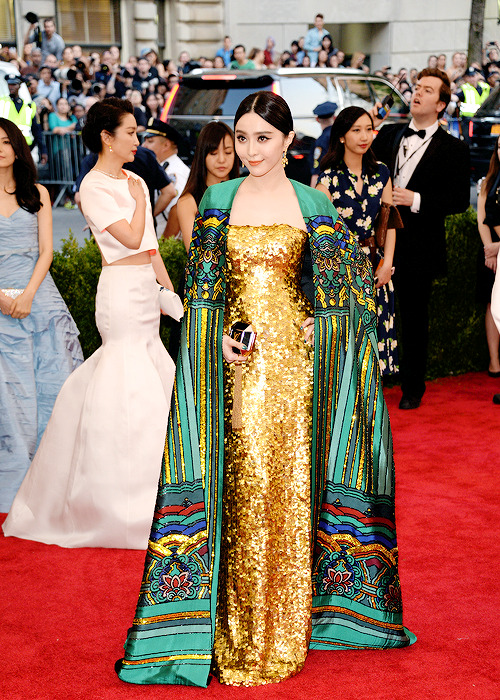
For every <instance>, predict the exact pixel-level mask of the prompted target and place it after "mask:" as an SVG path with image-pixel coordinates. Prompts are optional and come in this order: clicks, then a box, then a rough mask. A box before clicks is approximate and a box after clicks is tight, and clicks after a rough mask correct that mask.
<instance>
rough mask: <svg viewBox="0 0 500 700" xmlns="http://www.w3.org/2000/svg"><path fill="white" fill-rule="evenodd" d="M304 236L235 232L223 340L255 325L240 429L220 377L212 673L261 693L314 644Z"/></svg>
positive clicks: (295, 667) (272, 230)
mask: <svg viewBox="0 0 500 700" xmlns="http://www.w3.org/2000/svg"><path fill="white" fill-rule="evenodd" d="M306 240H307V234H306V232H305V231H302V230H300V229H296V228H293V227H290V226H288V225H277V224H275V225H273V226H262V227H258V228H257V227H250V226H230V227H229V232H228V251H227V252H228V261H229V271H230V272H229V279H228V286H227V289H228V294H227V299H226V311H225V318H224V329H225V331H226V332H227V330H228V328H229V326H230V325H231V324H232V323H234V322H235V321H239V320H245V321H248V322H249V323H251V324H252V325H253V327H254V329H255V331H256V332H257V341H256V345H255V350H254V352H253V354H252V355H251V357H250V359H249V360H248V362H247V363H246V364H245V365H244V367H243V382H242V384H243V388H242V416H243V429H242V430H241V431H233V430H232V428H231V409H232V396H233V377H234V369H233V367H231V366H228V365H226V367H225V377H224V379H225V388H224V391H225V398H224V406H225V473H224V495H223V503H224V506H223V523H222V551H221V568H220V575H219V597H218V606H217V623H216V633H215V642H214V673H215V674H216V675H217V677H218V678H219V680H220V681H221V682H222V683H226V684H230V685H245V686H252V685H261V684H265V683H275V682H278V681H280V680H283V679H284V678H288V677H290V676H292V675H294V674H295V673H297V672H298V671H300V669H301V668H302V666H303V664H304V661H305V658H306V654H307V649H308V643H309V638H310V634H311V602H312V601H311V545H310V537H311V533H310V519H311V513H310V508H311V506H310V459H311V454H310V452H311V430H312V418H311V404H312V353H311V350H310V349H309V347H308V346H306V345H305V344H304V340H303V337H304V336H303V332H302V330H301V329H300V324H301V323H302V321H304V320H305V318H306V317H307V316H310V315H312V310H311V308H310V306H309V304H308V302H307V300H306V299H305V297H304V296H303V293H302V290H301V288H300V271H301V266H302V257H303V251H304V246H305V243H306Z"/></svg>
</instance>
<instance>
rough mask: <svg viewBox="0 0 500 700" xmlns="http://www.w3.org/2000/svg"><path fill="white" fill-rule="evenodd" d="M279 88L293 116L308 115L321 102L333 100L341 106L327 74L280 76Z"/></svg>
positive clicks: (334, 87) (335, 89) (333, 85)
mask: <svg viewBox="0 0 500 700" xmlns="http://www.w3.org/2000/svg"><path fill="white" fill-rule="evenodd" d="M280 90H281V96H282V97H283V98H284V99H285V100H286V101H287V102H288V105H289V107H290V109H291V112H292V114H293V116H294V118H295V117H310V116H311V115H312V111H313V109H314V108H315V107H316V106H317V105H319V104H321V103H322V102H335V103H336V104H337V105H338V106H339V108H341V106H342V103H341V102H339V96H338V92H337V88H336V86H335V84H334V83H333V82H332V80H331V79H330V78H329V77H327V76H316V77H306V76H304V77H302V76H298V77H297V76H294V77H293V78H292V77H290V78H285V77H284V76H281V80H280Z"/></svg>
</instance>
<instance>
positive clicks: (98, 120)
mask: <svg viewBox="0 0 500 700" xmlns="http://www.w3.org/2000/svg"><path fill="white" fill-rule="evenodd" d="M126 114H132V115H133V114H134V108H133V107H132V103H131V102H129V101H128V100H120V99H119V98H118V97H106V99H104V100H101V102H96V103H95V104H93V105H92V107H91V108H90V109H89V111H88V113H87V119H86V121H85V126H84V127H83V129H82V139H83V143H84V144H85V145H86V146H87V148H88V149H89V151H92V153H100V152H101V151H102V149H103V144H102V139H101V131H107V132H108V133H110V134H113V133H114V132H115V130H116V129H117V128H118V127H119V126H120V124H121V123H122V120H123V117H124V116H125V115H126Z"/></svg>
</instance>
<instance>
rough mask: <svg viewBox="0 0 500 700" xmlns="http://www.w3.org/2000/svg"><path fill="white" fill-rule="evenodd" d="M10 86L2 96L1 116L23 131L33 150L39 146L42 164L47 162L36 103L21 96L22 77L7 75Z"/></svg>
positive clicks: (0, 99) (0, 104) (0, 98)
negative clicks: (5, 94) (6, 93)
mask: <svg viewBox="0 0 500 700" xmlns="http://www.w3.org/2000/svg"><path fill="white" fill-rule="evenodd" d="M5 80H6V82H7V85H8V88H9V94H8V95H7V96H4V97H0V116H1V117H3V118H4V119H8V120H9V121H11V122H14V124H15V125H16V126H17V127H18V128H19V129H20V130H21V131H22V133H23V135H24V138H25V139H26V142H27V144H28V146H29V147H30V149H31V150H33V148H34V147H35V146H38V154H39V159H40V165H45V163H46V162H47V149H46V147H45V142H44V139H43V132H42V129H41V127H40V124H39V123H38V120H37V118H36V105H35V103H34V102H27V101H24V100H23V99H22V97H19V88H20V87H21V78H20V77H19V76H18V75H14V74H10V75H7V76H6V77H5Z"/></svg>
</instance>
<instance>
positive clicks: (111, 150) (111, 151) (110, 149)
mask: <svg viewBox="0 0 500 700" xmlns="http://www.w3.org/2000/svg"><path fill="white" fill-rule="evenodd" d="M108 148H109V152H110V153H113V149H112V148H111V146H110V145H109V144H108Z"/></svg>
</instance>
